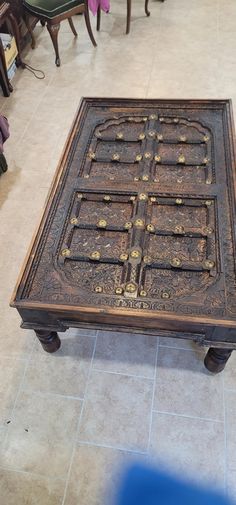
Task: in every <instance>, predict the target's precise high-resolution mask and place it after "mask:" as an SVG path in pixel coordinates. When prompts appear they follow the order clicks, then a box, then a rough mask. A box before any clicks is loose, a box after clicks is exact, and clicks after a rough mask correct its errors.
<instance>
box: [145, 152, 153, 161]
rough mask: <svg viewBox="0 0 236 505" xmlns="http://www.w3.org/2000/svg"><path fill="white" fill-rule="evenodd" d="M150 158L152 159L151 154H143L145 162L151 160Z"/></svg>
mask: <svg viewBox="0 0 236 505" xmlns="http://www.w3.org/2000/svg"><path fill="white" fill-rule="evenodd" d="M151 157H152V153H149V152H147V153H145V154H144V158H145V159H146V160H150V159H151Z"/></svg>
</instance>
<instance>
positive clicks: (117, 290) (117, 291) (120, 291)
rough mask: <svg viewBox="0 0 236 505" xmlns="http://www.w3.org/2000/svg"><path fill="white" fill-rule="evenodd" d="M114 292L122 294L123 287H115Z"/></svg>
mask: <svg viewBox="0 0 236 505" xmlns="http://www.w3.org/2000/svg"><path fill="white" fill-rule="evenodd" d="M115 293H116V294H117V295H122V293H123V289H122V288H116V290H115Z"/></svg>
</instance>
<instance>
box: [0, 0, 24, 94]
mask: <svg viewBox="0 0 236 505" xmlns="http://www.w3.org/2000/svg"><path fill="white" fill-rule="evenodd" d="M4 23H5V24H6V25H7V28H8V30H9V33H11V34H12V35H14V37H15V40H16V46H17V50H18V56H17V59H16V61H17V65H18V66H23V64H22V60H21V50H20V38H19V30H18V25H17V22H16V19H15V17H14V16H13V14H12V12H11V8H10V4H9V3H6V2H3V4H2V5H0V27H1V26H2V25H3V24H4ZM0 84H1V87H2V90H3V94H4V96H10V92H11V91H13V87H12V85H11V83H10V81H9V79H8V75H7V67H6V60H5V54H4V48H3V44H2V41H1V39H0Z"/></svg>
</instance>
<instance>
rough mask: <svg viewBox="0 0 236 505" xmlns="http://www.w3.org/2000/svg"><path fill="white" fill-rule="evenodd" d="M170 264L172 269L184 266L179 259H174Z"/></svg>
mask: <svg viewBox="0 0 236 505" xmlns="http://www.w3.org/2000/svg"><path fill="white" fill-rule="evenodd" d="M170 264H171V266H172V267H180V266H181V265H182V262H181V260H180V259H179V258H173V259H172V260H171V262H170Z"/></svg>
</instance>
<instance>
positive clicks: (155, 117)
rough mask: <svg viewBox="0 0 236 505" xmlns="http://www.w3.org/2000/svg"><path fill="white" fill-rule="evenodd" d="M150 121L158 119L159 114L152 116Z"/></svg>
mask: <svg viewBox="0 0 236 505" xmlns="http://www.w3.org/2000/svg"><path fill="white" fill-rule="evenodd" d="M149 119H153V120H155V119H158V115H157V114H150V116H149Z"/></svg>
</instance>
